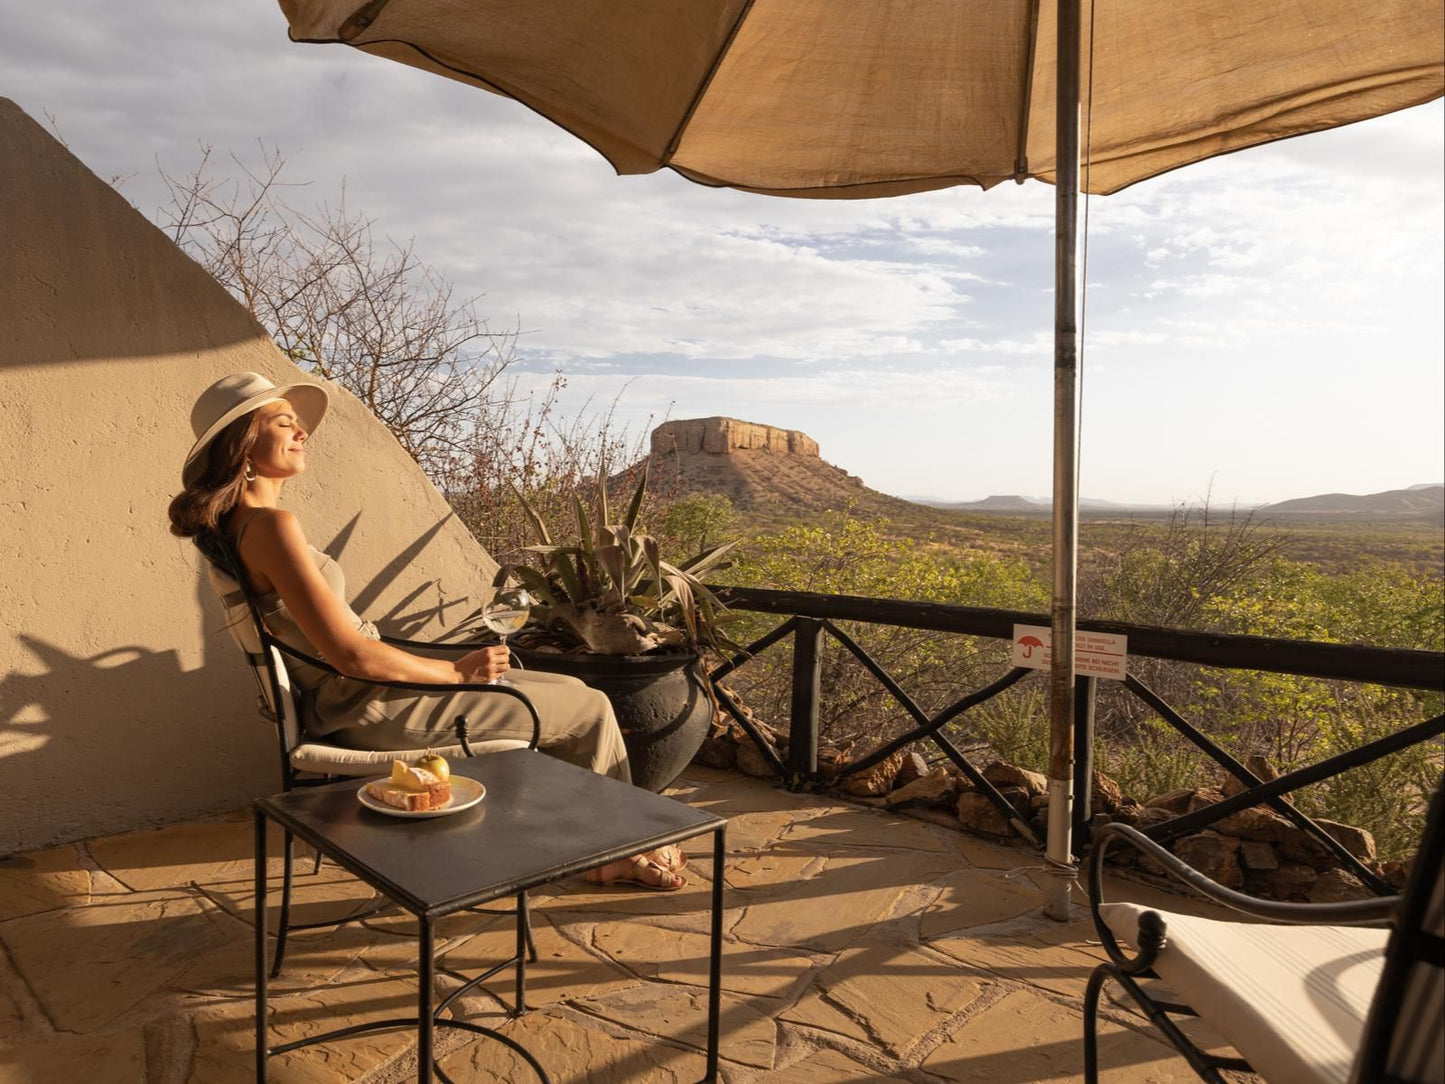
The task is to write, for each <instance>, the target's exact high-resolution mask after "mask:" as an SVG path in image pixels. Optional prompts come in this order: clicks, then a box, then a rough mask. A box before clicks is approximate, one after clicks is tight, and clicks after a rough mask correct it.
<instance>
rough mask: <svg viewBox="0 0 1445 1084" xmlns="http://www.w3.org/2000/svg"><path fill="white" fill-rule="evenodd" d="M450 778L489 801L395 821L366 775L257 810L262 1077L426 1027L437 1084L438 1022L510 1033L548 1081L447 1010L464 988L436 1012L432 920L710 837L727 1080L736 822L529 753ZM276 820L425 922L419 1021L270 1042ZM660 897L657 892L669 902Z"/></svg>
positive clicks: (427, 1062) (427, 1057)
mask: <svg viewBox="0 0 1445 1084" xmlns="http://www.w3.org/2000/svg"><path fill="white" fill-rule="evenodd" d="M452 772H453V773H454V774H456V775H464V776H467V777H469V778H472V779H476V780H478V781H480V782H481V783H482V784H483V785H484V786H485V787H486V788H487V793H486V797H485V798H484V799H483V800H482V801H481V803H479V804H478V805H477V806H475V807H474V808H472V809H468V810H464V811H462V812H460V813H456V814H453V815H450V816H445V817H434V818H428V819H422V818H398V817H388V816H385V815H383V814H380V813H376V812H374V811H372V810H369V809H366V808H365V807H364V806H362V805H361V803H360V802H359V801H358V800H357V797H356V792H357V789H358V788H359V787H360V786H361V781H360V780H356V779H351V780H346V781H344V782H340V783H334V784H330V785H328V786H322V787H312V788H307V789H305V790H293V791H290V792H288V793H286V794H278V795H276V796H274V797H271V798H262V799H259V800H258V801H257V802H256V804H255V830H256V923H255V927H256V1079H257V1080H258V1081H261V1082H263V1084H264V1081H265V1080H266V1079H267V1077H266V1066H267V1061H268V1059H269V1058H271V1057H273V1056H275V1055H276V1054H281V1053H285V1052H287V1051H290V1050H294V1049H297V1048H299V1047H301V1046H309V1045H312V1044H314V1043H318V1042H324V1041H327V1040H330V1039H337V1038H342V1037H344V1036H346V1035H354V1034H358V1033H360V1032H361V1031H374V1030H378V1029H380V1028H383V1027H398V1026H410V1025H413V1024H414V1025H415V1026H416V1029H417V1063H418V1068H419V1071H418V1079H419V1080H421V1081H422V1082H423V1084H429V1082H430V1081H431V1080H432V1071H433V1059H432V1056H431V1050H432V1034H433V1029H434V1028H435V1027H437V1026H441V1027H454V1028H461V1029H463V1030H466V1031H470V1032H474V1033H477V1034H481V1035H486V1036H488V1037H491V1038H495V1039H498V1040H499V1041H501V1042H503V1043H505V1044H506V1045H507V1046H509V1047H511V1048H512V1049H514V1050H516V1051H517V1052H518V1053H520V1054H521V1055H522V1056H523V1057H524V1058H526V1060H527V1061H528V1062H529V1063H530V1064H531V1065H532V1067H533V1068H534V1069H535V1070H536V1071H537V1073H538V1075H539V1076H540V1077H541V1078H542V1079H543V1080H544V1081H545V1080H546V1079H547V1077H546V1074H545V1072H543V1070H542V1067H541V1066H540V1065H539V1064H538V1063H537V1062H536V1060H535V1059H534V1058H533V1057H532V1056H531V1054H529V1053H528V1052H527V1051H526V1050H524V1049H523V1048H522V1047H521V1046H520V1045H519V1044H517V1043H516V1042H514V1041H513V1040H511V1039H510V1038H508V1037H507V1036H504V1035H500V1034H498V1033H497V1032H495V1031H493V1030H491V1029H489V1028H484V1027H482V1026H481V1025H479V1024H473V1023H469V1022H467V1021H461V1020H452V1019H445V1018H442V1017H440V1016H439V1015H438V1013H439V1012H440V1011H442V1009H443V1008H444V1007H445V1005H446V1004H447V1002H450V1001H451V1000H453V999H454V997H455V994H453V995H452V996H451V997H448V998H447V999H446V1001H444V1002H443V1003H442V1005H441V1006H436V1007H434V1006H433V1000H432V994H433V991H432V986H433V979H434V974H435V961H434V959H433V951H434V940H433V926H434V923H435V922H436V921H437V920H438V919H440V918H443V917H444V916H446V915H449V914H452V913H454V912H456V911H461V910H465V909H467V908H471V907H476V906H478V905H480V904H484V903H489V902H491V901H493V900H498V899H501V898H502V897H504V896H517V897H518V899H519V901H525V894H526V892H527V890H528V889H531V888H535V887H537V886H539V885H543V884H547V883H549V882H551V881H556V880H559V879H560V878H563V877H567V876H571V875H573V874H577V873H580V872H582V871H583V870H588V869H592V868H594V867H596V866H600V865H604V864H606V863H608V862H613V861H616V860H618V859H620V858H626V857H628V856H630V855H634V854H638V853H641V852H643V851H649V850H652V849H653V848H656V847H661V846H663V845H664V844H667V843H677V842H680V841H682V840H685V839H691V838H692V837H694V836H699V835H702V834H704V833H706V832H712V833H713V878H712V946H711V959H710V968H709V973H708V1018H707V1074H706V1076H705V1077H704V1079H705V1080H716V1079H717V1061H718V1010H719V995H720V989H721V978H722V883H723V877H722V874H723V846H724V838H725V834H726V830H727V822H726V821H725V820H723V819H722V818H721V817H718V816H715V815H714V814H711V813H705V812H702V811H700V810H696V809H692V808H691V807H689V806H686V805H683V804H682V803H681V802H677V801H674V800H673V799H671V798H664V797H662V796H660V795H656V794H652V793H649V792H648V791H644V790H639V789H638V788H636V787H633V786H629V785H628V784H626V783H619V782H617V781H616V780H614V779H608V778H606V777H605V776H601V775H597V774H595V773H593V772H589V771H586V770H584V769H582V768H577V767H574V766H572V765H570V764H565V763H563V762H562V761H559V760H554V759H553V758H551V757H549V756H546V755H544V754H541V753H535V752H532V751H530V750H526V749H516V750H512V751H509V752H505V753H496V754H492V755H490V756H484V757H478V758H476V759H472V760H464V761H458V762H455V763H454V764H453V765H452ZM268 819H269V820H272V821H275V822H276V823H277V824H278V825H280V826H281V827H282V828H283V829H285V830H287V831H289V832H291V833H293V834H295V835H296V836H299V837H300V838H301V839H303V840H305V841H306V842H307V843H309V844H311V846H313V847H315V848H316V849H317V850H318V851H320V852H321V853H322V854H324V855H325V856H326V857H328V858H330V859H332V860H333V861H335V862H336V863H337V865H339V866H341V867H342V868H343V869H346V870H348V871H349V872H351V873H353V874H355V875H356V876H357V877H358V878H360V879H361V880H362V881H364V882H365V883H366V884H368V885H370V886H371V887H372V888H374V889H376V890H377V891H378V892H380V893H382V894H383V895H385V896H386V897H387V898H389V899H390V900H392V901H393V902H395V903H396V904H398V905H399V906H401V907H402V908H404V909H405V910H407V911H409V912H411V913H412V914H413V915H415V916H416V918H417V923H418V926H419V927H420V936H419V945H418V959H419V963H418V971H419V992H418V998H417V1015H416V1017H415V1018H411V1017H405V1018H401V1019H393V1020H384V1021H371V1022H368V1023H366V1024H359V1025H353V1026H351V1027H347V1028H340V1029H338V1030H336V1031H332V1032H328V1033H326V1034H325V1035H317V1036H312V1037H310V1038H307V1039H303V1040H299V1041H297V1042H293V1043H287V1044H284V1045H282V1046H277V1047H271V1046H269V1045H268V1044H267V1035H266V1033H267V1007H266V1003H267V994H266V979H267V975H266V971H267V966H266V965H267V958H266V821H267V820H268ZM662 895H663V894H662V893H659V897H661V896H662ZM522 930H523V925H522V919H521V916H519V921H518V932H517V941H518V956H517V958H516V962H517V967H518V972H517V1001H516V1012H518V1013H520V1012H521V1011H523V1010H524V1008H525V1005H524V996H525V978H524V976H525V970H524V969H525V956H524V954H523V952H522V939H523V932H522ZM495 970H496V969H495V968H494V969H493V971H495ZM491 973H492V972H488V974H491ZM473 981H477V980H473Z"/></svg>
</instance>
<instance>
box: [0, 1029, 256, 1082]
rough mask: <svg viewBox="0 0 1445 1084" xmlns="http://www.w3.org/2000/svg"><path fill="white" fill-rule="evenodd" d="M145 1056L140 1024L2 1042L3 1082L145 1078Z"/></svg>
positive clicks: (0, 1078) (0, 1065)
mask: <svg viewBox="0 0 1445 1084" xmlns="http://www.w3.org/2000/svg"><path fill="white" fill-rule="evenodd" d="M0 1034H5V1033H4V1032H0ZM145 1060H146V1057H145V1040H144V1038H143V1037H142V1035H141V1031H140V1029H139V1028H136V1029H133V1030H131V1031H119V1032H107V1033H105V1034H99V1035H56V1036H47V1037H45V1038H43V1039H29V1040H25V1039H22V1040H20V1041H18V1042H5V1043H4V1044H3V1045H0V1084H78V1082H81V1081H84V1082H87V1084H125V1082H129V1081H143V1080H145ZM253 1079H254V1076H253Z"/></svg>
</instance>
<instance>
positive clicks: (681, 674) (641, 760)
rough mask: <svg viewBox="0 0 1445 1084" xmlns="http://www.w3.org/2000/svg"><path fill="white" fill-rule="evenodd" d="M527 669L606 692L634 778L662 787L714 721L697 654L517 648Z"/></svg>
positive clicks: (654, 788) (687, 759)
mask: <svg viewBox="0 0 1445 1084" xmlns="http://www.w3.org/2000/svg"><path fill="white" fill-rule="evenodd" d="M512 650H513V651H514V652H515V653H516V655H517V658H519V659H520V660H521V662H522V665H523V666H525V667H526V668H527V669H528V670H543V671H546V672H548V673H553V674H571V675H572V676H573V677H575V678H580V679H581V680H583V681H585V682H586V683H587V684H588V685H590V686H592V687H593V688H594V689H599V690H601V691H602V692H604V693H606V694H607V699H608V700H610V701H612V710H613V711H614V712H616V714H617V724H618V726H620V727H621V728H622V740H623V741H624V742H626V743H627V759H628V761H629V763H630V764H631V767H632V782H633V783H634V784H635V785H637V786H639V787H644V788H646V789H647V790H651V791H660V790H662V788H664V787H666V786H667V785H668V784H669V783H671V782H672V781H673V780H674V779H676V778H677V777H678V775H679V774H681V772H682V770H683V769H684V768H686V767H687V765H688V763H689V762H690V761H691V760H692V758H693V757H694V756H696V755H697V751H698V749H699V748H700V747H701V746H702V743H703V739H704V738H706V737H707V732H708V724H709V722H711V720H712V702H711V701H710V700H709V699H708V695H707V689H706V686H705V684H704V683H705V682H706V680H707V678H706V677H705V676H704V674H703V672H702V668H701V666H700V665H699V660H698V657H697V655H695V654H693V653H692V652H675V653H671V654H665V655H587V654H582V655H567V654H562V653H559V652H555V651H528V650H526V649H524V648H520V647H515V646H514V647H513V649H512Z"/></svg>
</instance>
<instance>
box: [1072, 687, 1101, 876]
mask: <svg viewBox="0 0 1445 1084" xmlns="http://www.w3.org/2000/svg"><path fill="white" fill-rule="evenodd" d="M1098 685H1099V679H1098V678H1096V677H1075V678H1074V831H1073V837H1074V838H1073V852H1074V857H1075V858H1082V857H1083V855H1084V852H1085V851H1086V850H1088V848H1089V817H1090V812H1089V807H1090V804H1091V802H1090V799H1091V798H1092V792H1093V784H1094V696H1095V694H1096V693H1097V692H1098Z"/></svg>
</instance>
